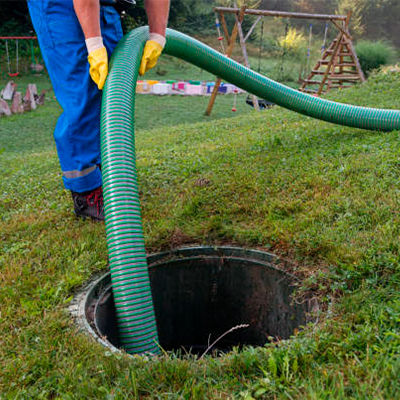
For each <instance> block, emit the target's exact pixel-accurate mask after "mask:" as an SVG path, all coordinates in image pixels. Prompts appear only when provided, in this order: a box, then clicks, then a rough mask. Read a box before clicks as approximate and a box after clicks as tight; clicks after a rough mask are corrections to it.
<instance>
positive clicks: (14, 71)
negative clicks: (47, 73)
mask: <svg viewBox="0 0 400 400" xmlns="http://www.w3.org/2000/svg"><path fill="white" fill-rule="evenodd" d="M0 40H4V41H5V50H6V59H7V70H8V76H9V77H10V78H15V77H17V76H19V75H20V46H19V42H20V41H21V40H28V41H29V45H28V46H29V50H30V53H31V62H32V65H35V64H36V59H35V49H34V41H35V40H37V37H36V36H0ZM9 41H15V69H13V66H12V62H11V49H10V47H9V45H8V42H9Z"/></svg>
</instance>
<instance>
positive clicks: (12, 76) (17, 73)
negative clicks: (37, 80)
mask: <svg viewBox="0 0 400 400" xmlns="http://www.w3.org/2000/svg"><path fill="white" fill-rule="evenodd" d="M8 76H9V77H10V78H15V77H17V76H19V72H14V73H11V72H9V73H8Z"/></svg>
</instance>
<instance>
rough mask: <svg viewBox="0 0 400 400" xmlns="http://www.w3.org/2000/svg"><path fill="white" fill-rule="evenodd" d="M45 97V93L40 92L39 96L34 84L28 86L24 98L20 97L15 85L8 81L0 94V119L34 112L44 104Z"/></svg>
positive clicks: (20, 94)
mask: <svg viewBox="0 0 400 400" xmlns="http://www.w3.org/2000/svg"><path fill="white" fill-rule="evenodd" d="M45 97H46V91H45V90H42V92H41V93H40V95H39V94H38V91H37V87H36V85H35V84H34V83H30V84H28V87H27V88H26V92H25V96H22V92H18V91H17V84H16V83H14V81H9V82H8V83H7V85H6V87H5V88H4V89H2V90H1V92H0V117H1V116H3V115H4V116H10V115H12V114H22V113H24V112H26V111H32V110H36V108H37V107H38V106H40V105H43V104H44V100H45Z"/></svg>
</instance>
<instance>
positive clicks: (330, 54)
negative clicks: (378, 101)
mask: <svg viewBox="0 0 400 400" xmlns="http://www.w3.org/2000/svg"><path fill="white" fill-rule="evenodd" d="M214 11H215V12H216V13H217V14H218V16H219V20H220V21H221V26H222V31H223V34H224V37H225V40H226V42H227V45H228V48H227V51H226V56H227V57H231V55H232V52H233V49H234V46H235V43H236V39H237V37H238V36H239V44H240V47H241V50H242V55H243V59H244V64H245V66H246V67H248V68H250V63H249V59H248V55H247V49H246V41H247V39H248V38H249V37H250V35H251V33H252V32H253V30H254V28H255V27H256V25H257V24H258V22H259V21H260V20H261V18H263V17H276V18H294V19H308V20H320V21H327V22H331V23H332V24H333V25H334V26H335V28H336V29H337V30H338V31H339V33H338V35H337V37H336V38H335V39H334V40H333V42H332V43H331V44H330V45H329V46H328V47H327V49H326V50H325V51H324V52H323V54H322V56H321V59H320V60H319V61H318V62H317V64H316V65H315V66H314V68H313V69H312V70H311V72H310V74H309V75H308V76H307V78H306V79H303V80H302V83H301V87H300V88H299V90H300V91H303V92H306V93H313V94H315V95H318V96H319V95H320V94H321V93H323V92H327V91H328V90H330V89H332V88H345V87H349V86H351V85H353V84H355V83H358V82H364V81H365V77H364V74H363V72H362V69H361V67H360V63H359V61H358V58H357V54H356V52H355V50H354V46H353V43H352V38H351V35H350V33H349V23H350V17H351V14H350V13H349V14H347V15H335V14H308V13H296V12H286V11H271V10H254V9H251V8H246V6H243V7H241V8H238V7H233V8H230V7H215V8H214ZM225 14H234V15H235V24H234V26H233V29H232V32H231V33H229V30H228V26H227V24H226V20H225ZM246 15H254V16H257V19H256V20H255V22H254V23H253V25H252V26H251V27H250V29H249V31H248V32H247V34H246V35H245V34H244V32H243V29H242V22H243V19H244V17H245V16H246ZM220 85H221V79H220V78H217V80H216V82H215V86H214V90H213V92H212V94H211V97H210V100H209V103H208V106H207V110H206V112H205V114H206V115H210V114H211V111H212V108H213V106H214V103H215V100H216V97H217V94H218V89H219V87H220ZM253 104H254V105H255V109H256V110H258V107H257V105H258V100H257V98H256V97H255V96H253Z"/></svg>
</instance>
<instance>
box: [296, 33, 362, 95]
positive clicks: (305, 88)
mask: <svg viewBox="0 0 400 400" xmlns="http://www.w3.org/2000/svg"><path fill="white" fill-rule="evenodd" d="M364 81H365V77H364V73H363V71H362V69H361V66H360V63H359V61H358V57H357V54H356V52H355V50H354V46H353V43H352V41H351V38H350V37H349V35H348V34H347V32H345V31H341V32H339V35H338V36H337V37H336V38H335V39H334V40H333V41H332V43H331V44H330V45H329V47H328V48H327V49H326V50H325V51H324V52H323V54H322V56H321V59H320V60H318V61H317V64H316V65H315V66H314V68H313V69H312V70H311V72H310V73H309V75H308V76H307V78H306V79H303V80H302V84H301V87H300V88H299V90H300V91H301V92H305V93H311V94H315V95H317V96H319V95H320V94H321V93H326V92H328V91H329V90H330V89H333V88H346V87H350V86H352V85H354V84H356V83H360V82H364Z"/></svg>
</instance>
